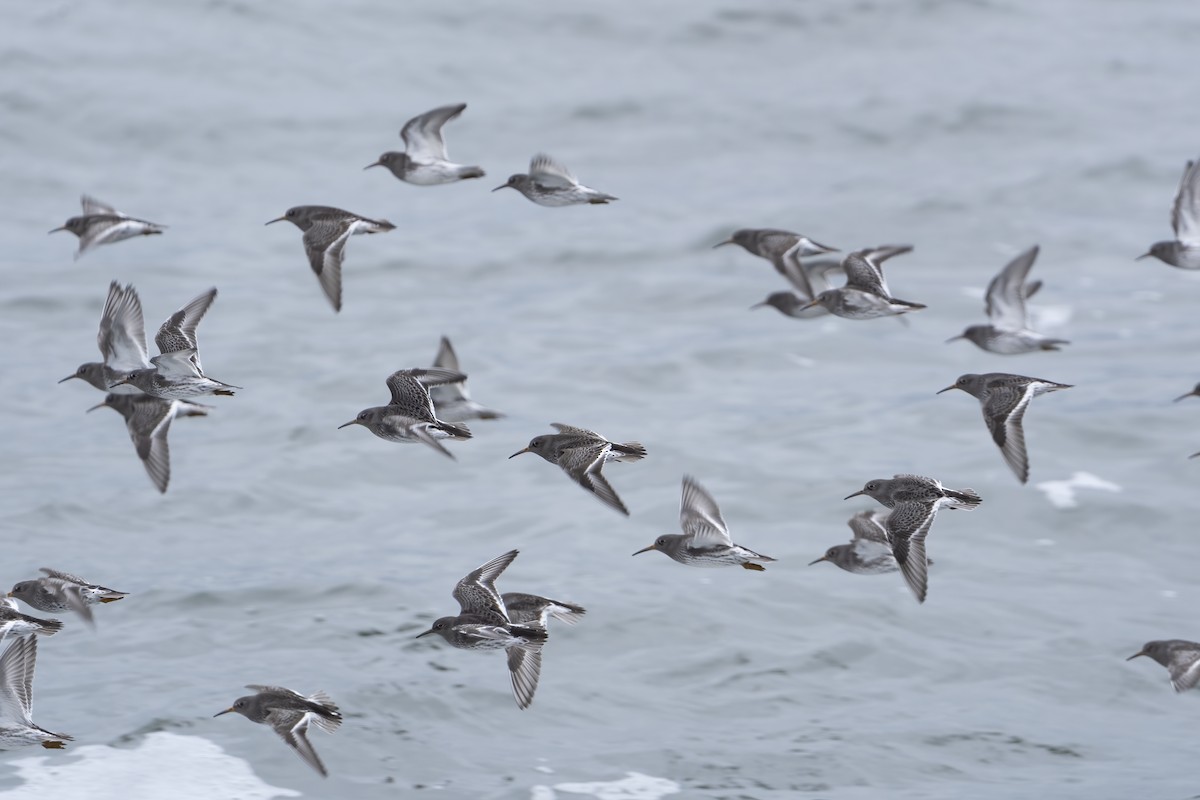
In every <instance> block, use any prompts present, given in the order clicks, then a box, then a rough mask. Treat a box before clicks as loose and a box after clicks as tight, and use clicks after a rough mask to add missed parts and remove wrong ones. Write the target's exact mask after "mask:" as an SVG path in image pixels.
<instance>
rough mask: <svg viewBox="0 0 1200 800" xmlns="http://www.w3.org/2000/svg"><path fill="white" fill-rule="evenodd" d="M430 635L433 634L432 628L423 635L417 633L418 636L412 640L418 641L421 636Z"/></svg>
mask: <svg viewBox="0 0 1200 800" xmlns="http://www.w3.org/2000/svg"><path fill="white" fill-rule="evenodd" d="M431 633H433V628H430V629H429V630H427V631H425V632H424V633H418V634H417V635H416V636H414V637H413V638H414V639H420V638H421V637H422V636H428V635H429V634H431Z"/></svg>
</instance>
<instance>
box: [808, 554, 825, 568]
mask: <svg viewBox="0 0 1200 800" xmlns="http://www.w3.org/2000/svg"><path fill="white" fill-rule="evenodd" d="M828 560H829V556H821V557H820V558H818V559H817V560H816V561H810V562H808V565H809V566H810V567H811V566H812V565H813V564H820V563H821V562H822V561H828Z"/></svg>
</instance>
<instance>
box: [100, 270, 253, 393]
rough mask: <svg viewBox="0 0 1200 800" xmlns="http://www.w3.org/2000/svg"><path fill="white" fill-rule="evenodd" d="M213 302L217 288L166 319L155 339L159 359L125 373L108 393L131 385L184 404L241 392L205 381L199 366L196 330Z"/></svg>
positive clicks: (216, 381) (233, 387) (193, 300)
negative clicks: (208, 397) (203, 396)
mask: <svg viewBox="0 0 1200 800" xmlns="http://www.w3.org/2000/svg"><path fill="white" fill-rule="evenodd" d="M216 298H217V290H216V288H212V289H209V290H208V291H207V292H204V293H203V294H201V295H198V296H197V297H195V298H193V299H192V300H191V301H190V302H189V303H188V304H187V305H185V306H184V307H183V308H181V309H179V310H178V311H176V312H175V313H174V314H172V315H171V316H169V317H167V319H166V320H165V321H164V322H163V324H162V325H161V326H160V327H159V329H158V333H157V334H155V336H154V344H155V345H156V346H157V347H158V351H159V355H156V356H155V357H154V358H151V359H150V361H149V363H150V364H153V365H154V366H152V367H141V368H138V369H135V370H131V371H129V372H127V373H126V374H125V376H124V377H123V378H122V379H121V380H118V381H116V382H115V383H113V384H112V386H111V387H110V391H112V390H113V389H115V388H116V387H119V386H125V385H132V386H135V387H137V388H138V389H140V390H142V391H143V392H144V393H146V394H148V395H150V396H151V397H157V398H159V399H160V400H186V399H187V398H189V397H200V396H202V395H207V394H213V395H226V396H232V395H233V390H234V389H240V388H241V387H240V386H234V385H233V384H230V383H225V382H223V381H218V380H214V379H212V378H210V377H208V376H207V375H205V374H204V367H203V365H202V364H201V363H200V350H199V345H198V344H197V342H196V326H197V325H199V324H200V320H202V319H204V315H205V314H206V313H208V308H209V306H211V305H212V304H213V301H214V300H215V299H216ZM143 344H144V343H143ZM142 355H145V353H144V352H143V354H142Z"/></svg>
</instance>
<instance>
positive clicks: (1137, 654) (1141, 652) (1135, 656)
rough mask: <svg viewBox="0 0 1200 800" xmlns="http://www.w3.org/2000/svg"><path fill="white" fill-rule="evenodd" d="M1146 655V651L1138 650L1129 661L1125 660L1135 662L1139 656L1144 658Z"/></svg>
mask: <svg viewBox="0 0 1200 800" xmlns="http://www.w3.org/2000/svg"><path fill="white" fill-rule="evenodd" d="M1144 655H1146V651H1145V650H1138V651H1137V652H1136V653H1134V654H1133V655H1131V656H1130V657H1129V658H1127V659H1125V660H1126V661H1133V660H1134V659H1135V658H1137V657H1138V656H1144Z"/></svg>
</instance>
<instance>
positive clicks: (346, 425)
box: [338, 419, 362, 431]
mask: <svg viewBox="0 0 1200 800" xmlns="http://www.w3.org/2000/svg"><path fill="white" fill-rule="evenodd" d="M361 424H362V423H361V422H359V421H358V420H357V419H352V420H350V421H349V422H347V423H346V424H345V425H338V430H339V431H340V430H341V429H342V428H349V427H350V426H351V425H361Z"/></svg>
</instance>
